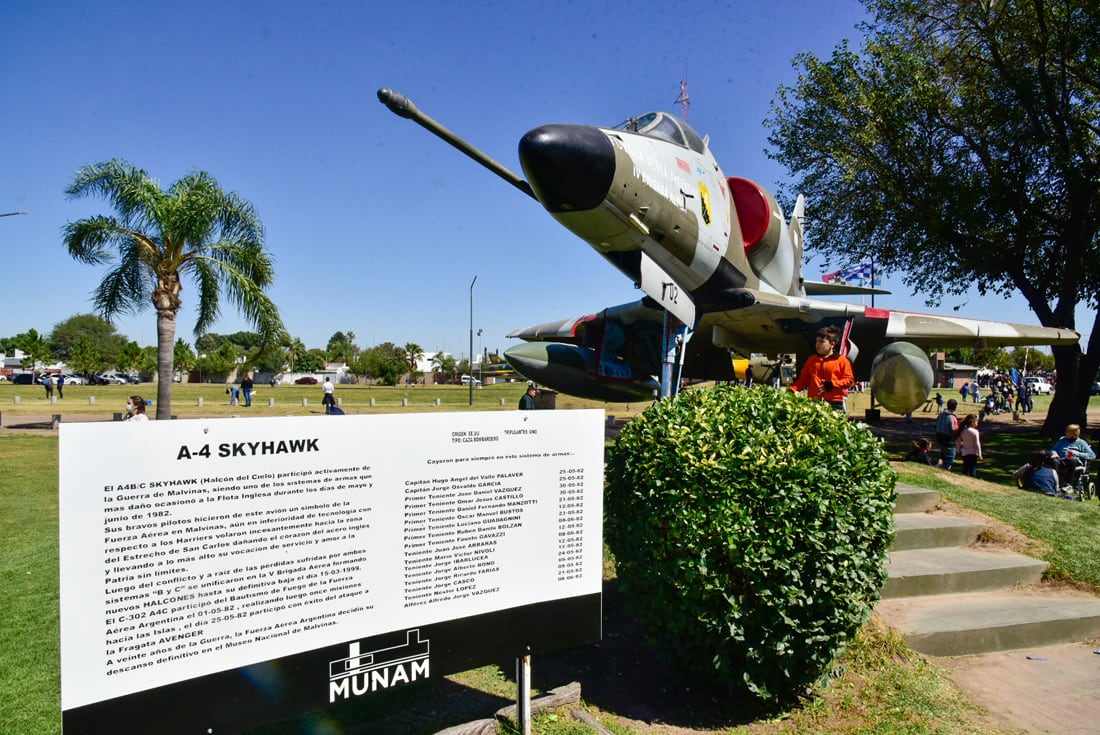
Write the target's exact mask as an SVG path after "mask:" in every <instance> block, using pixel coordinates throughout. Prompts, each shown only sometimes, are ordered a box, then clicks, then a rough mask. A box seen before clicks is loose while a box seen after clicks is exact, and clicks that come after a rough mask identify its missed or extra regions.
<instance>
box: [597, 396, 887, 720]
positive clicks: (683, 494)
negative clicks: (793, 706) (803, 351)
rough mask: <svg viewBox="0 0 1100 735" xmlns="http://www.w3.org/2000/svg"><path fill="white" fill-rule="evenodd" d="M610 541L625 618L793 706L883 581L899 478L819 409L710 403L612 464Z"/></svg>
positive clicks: (703, 401)
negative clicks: (625, 602)
mask: <svg viewBox="0 0 1100 735" xmlns="http://www.w3.org/2000/svg"><path fill="white" fill-rule="evenodd" d="M607 478H608V479H607V500H606V506H605V515H606V520H605V535H606V538H607V542H608V545H609V546H610V547H611V550H612V552H613V553H614V555H615V558H616V561H617V564H618V574H619V578H620V580H621V581H622V585H623V591H624V594H625V595H626V596H627V599H628V603H629V605H630V607H631V610H632V612H633V613H634V614H635V616H636V617H637V618H638V620H639V622H641V623H642V625H643V626H644V627H645V628H646V630H647V631H648V633H649V635H650V636H651V638H652V639H653V640H654V642H655V643H656V644H657V645H659V646H660V647H661V648H663V649H665V650H667V651H668V652H669V653H670V654H672V656H673V657H674V658H675V660H676V662H677V663H678V664H680V665H681V666H682V667H683V668H685V669H686V670H688V671H690V672H692V673H693V674H695V675H699V676H702V677H703V678H704V679H707V680H709V681H712V682H716V683H718V684H721V685H724V686H725V687H727V688H728V689H729V690H730V691H731V692H733V693H744V692H748V693H751V694H752V695H754V696H755V697H758V698H759V699H761V700H763V701H764V702H767V703H769V704H782V703H789V702H792V701H793V700H795V699H796V698H797V697H799V696H801V695H803V694H804V693H806V692H807V691H808V689H810V688H811V687H812V686H813V685H814V684H815V683H817V682H818V681H820V680H822V679H823V678H824V677H826V676H827V675H828V674H829V673H830V669H831V664H832V662H833V660H834V659H835V657H836V656H837V655H838V654H839V653H840V652H841V651H842V650H843V649H844V648H845V646H846V644H847V643H848V642H849V641H851V640H852V638H853V637H854V636H855V634H856V632H857V631H858V630H859V628H860V627H861V626H862V625H863V623H865V622H866V621H867V619H868V618H869V616H870V614H871V608H872V606H873V604H874V602H875V601H876V600H877V599H878V594H879V590H880V588H881V587H882V584H883V582H884V581H885V578H886V573H885V568H884V562H885V557H886V551H887V548H888V547H889V545H890V541H891V538H892V534H893V500H894V473H893V471H892V470H891V469H890V466H889V463H888V462H887V458H886V455H885V452H884V451H883V449H882V446H881V443H880V441H879V440H878V439H876V438H875V437H874V436H872V435H871V433H870V432H869V431H868V430H867V428H866V427H865V426H862V425H860V424H854V423H852V422H850V421H848V420H847V418H846V417H845V416H844V415H843V414H842V413H840V412H838V411H834V410H833V409H831V408H830V407H829V406H828V405H827V404H826V403H824V402H822V401H816V400H810V399H807V398H804V397H802V396H798V395H795V394H793V393H791V392H790V391H773V390H770V389H766V388H759V389H754V390H745V389H742V388H715V389H709V390H694V391H688V392H684V393H681V394H680V395H679V396H677V397H676V398H675V399H673V400H670V401H661V402H659V403H657V404H655V405H654V406H652V407H651V408H650V409H649V410H647V411H646V412H645V413H644V414H643V415H642V416H640V417H638V418H636V419H634V420H633V421H631V422H630V423H629V424H627V426H626V427H625V428H624V430H623V432H622V434H621V435H620V436H619V439H618V440H617V441H616V442H615V444H614V445H613V446H612V448H611V449H610V451H609V455H608V464H607Z"/></svg>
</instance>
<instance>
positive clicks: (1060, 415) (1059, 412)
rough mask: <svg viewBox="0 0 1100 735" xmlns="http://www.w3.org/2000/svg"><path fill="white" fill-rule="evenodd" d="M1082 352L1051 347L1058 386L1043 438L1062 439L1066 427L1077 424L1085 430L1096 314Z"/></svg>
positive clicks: (1099, 331)
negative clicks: (1085, 350) (1084, 350)
mask: <svg viewBox="0 0 1100 735" xmlns="http://www.w3.org/2000/svg"><path fill="white" fill-rule="evenodd" d="M1086 349H1087V352H1085V353H1083V354H1082V352H1081V348H1080V346H1079V345H1073V346H1072V347H1052V348H1051V353H1052V354H1053V355H1054V369H1055V371H1057V377H1058V383H1057V385H1056V386H1055V390H1054V399H1053V400H1051V402H1050V409H1049V410H1048V411H1047V418H1046V421H1044V422H1043V436H1046V437H1049V438H1052V439H1054V438H1057V437H1060V436H1062V435H1063V434H1064V433H1065V430H1066V424H1080V425H1081V427H1082V429H1084V430H1085V431H1086V432H1087V430H1088V407H1089V392H1090V388H1091V387H1092V383H1093V381H1095V380H1096V372H1097V370H1098V369H1100V312H1097V313H1096V316H1095V317H1094V318H1093V322H1092V333H1091V334H1090V335H1089V342H1088V345H1087V346H1086Z"/></svg>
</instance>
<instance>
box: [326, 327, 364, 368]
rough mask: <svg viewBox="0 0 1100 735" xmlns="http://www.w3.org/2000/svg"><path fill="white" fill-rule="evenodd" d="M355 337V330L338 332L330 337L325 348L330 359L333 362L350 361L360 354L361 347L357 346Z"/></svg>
mask: <svg viewBox="0 0 1100 735" xmlns="http://www.w3.org/2000/svg"><path fill="white" fill-rule="evenodd" d="M354 339H355V333H354V332H348V333H347V334H344V333H343V332H337V333H336V334H334V335H332V336H331V337H329V340H328V346H327V347H326V348H325V353H326V354H327V356H328V359H329V360H331V361H332V362H344V363H346V362H349V361H351V360H352V358H354V357H355V356H356V355H357V354H359V348H358V347H356V346H355V343H354V342H353V340H354Z"/></svg>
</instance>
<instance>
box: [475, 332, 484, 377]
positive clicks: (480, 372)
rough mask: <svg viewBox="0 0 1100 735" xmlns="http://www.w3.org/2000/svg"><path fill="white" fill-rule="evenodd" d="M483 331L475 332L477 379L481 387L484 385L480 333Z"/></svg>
mask: <svg viewBox="0 0 1100 735" xmlns="http://www.w3.org/2000/svg"><path fill="white" fill-rule="evenodd" d="M484 331H485V330H484V329H479V330H477V379H478V380H479V381H481V385H483V386H484V385H485V373H484V372H483V370H484V368H485V355H483V354H482V347H481V333H482V332H484Z"/></svg>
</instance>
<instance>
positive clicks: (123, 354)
mask: <svg viewBox="0 0 1100 735" xmlns="http://www.w3.org/2000/svg"><path fill="white" fill-rule="evenodd" d="M140 362H141V347H140V346H139V345H138V343H137V342H129V343H127V344H126V345H125V346H124V347H123V348H122V350H121V351H120V352H119V353H118V357H117V358H115V367H116V368H117V369H118V370H119V371H120V372H123V373H129V372H130V371H132V370H133V369H134V368H136V367H137V366H138V363H140Z"/></svg>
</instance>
